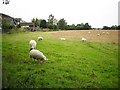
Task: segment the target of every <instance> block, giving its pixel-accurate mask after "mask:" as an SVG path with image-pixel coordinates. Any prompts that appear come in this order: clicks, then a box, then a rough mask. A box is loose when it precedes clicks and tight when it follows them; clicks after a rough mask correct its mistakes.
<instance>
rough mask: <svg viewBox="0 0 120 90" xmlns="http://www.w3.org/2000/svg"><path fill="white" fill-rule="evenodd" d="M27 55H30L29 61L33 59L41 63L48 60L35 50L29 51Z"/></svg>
mask: <svg viewBox="0 0 120 90" xmlns="http://www.w3.org/2000/svg"><path fill="white" fill-rule="evenodd" d="M29 55H30V58H31V59H32V58H33V59H34V60H35V59H36V60H41V61H42V62H44V61H46V60H48V59H47V58H46V56H45V55H44V54H43V53H42V52H40V51H39V50H36V49H32V50H30V53H29Z"/></svg>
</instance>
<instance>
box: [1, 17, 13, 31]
mask: <svg viewBox="0 0 120 90" xmlns="http://www.w3.org/2000/svg"><path fill="white" fill-rule="evenodd" d="M13 28H15V25H14V23H13V22H12V20H11V19H9V18H3V19H2V29H3V33H6V32H10V30H11V29H13Z"/></svg>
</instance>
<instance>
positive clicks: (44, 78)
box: [2, 32, 118, 88]
mask: <svg viewBox="0 0 120 90" xmlns="http://www.w3.org/2000/svg"><path fill="white" fill-rule="evenodd" d="M38 35H42V36H43V37H44V40H43V41H40V42H38V41H37V37H38ZM2 38H3V39H2V44H3V45H2V65H3V71H2V72H3V87H4V88H5V87H7V88H8V87H9V88H118V45H117V44H110V43H97V42H86V43H83V42H81V41H79V40H66V41H61V40H59V39H58V38H53V37H51V35H50V33H49V32H24V33H18V34H17V33H14V34H3V37H2ZM31 39H35V40H36V41H37V49H39V50H40V51H42V52H43V53H44V54H45V55H46V57H47V58H48V59H49V60H48V61H46V62H45V63H40V62H37V61H36V62H34V60H32V61H31V60H30V58H29V41H30V40H31Z"/></svg>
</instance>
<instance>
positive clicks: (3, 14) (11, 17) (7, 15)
mask: <svg viewBox="0 0 120 90" xmlns="http://www.w3.org/2000/svg"><path fill="white" fill-rule="evenodd" d="M0 15H2V16H4V17H8V18H12V19H14V18H13V17H11V16H9V15H6V14H3V13H0Z"/></svg>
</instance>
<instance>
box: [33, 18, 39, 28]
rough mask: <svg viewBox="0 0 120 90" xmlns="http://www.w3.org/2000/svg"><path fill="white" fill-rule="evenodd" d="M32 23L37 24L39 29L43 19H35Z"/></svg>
mask: <svg viewBox="0 0 120 90" xmlns="http://www.w3.org/2000/svg"><path fill="white" fill-rule="evenodd" d="M32 22H33V23H34V24H35V27H37V26H40V22H41V19H38V18H36V19H35V18H33V19H32Z"/></svg>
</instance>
